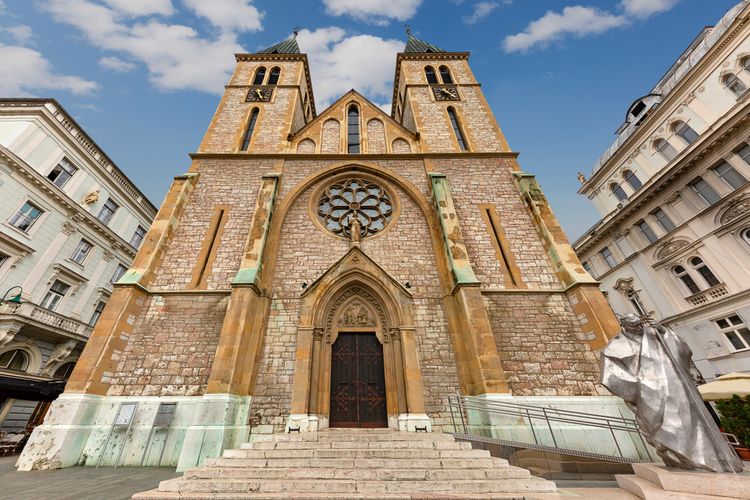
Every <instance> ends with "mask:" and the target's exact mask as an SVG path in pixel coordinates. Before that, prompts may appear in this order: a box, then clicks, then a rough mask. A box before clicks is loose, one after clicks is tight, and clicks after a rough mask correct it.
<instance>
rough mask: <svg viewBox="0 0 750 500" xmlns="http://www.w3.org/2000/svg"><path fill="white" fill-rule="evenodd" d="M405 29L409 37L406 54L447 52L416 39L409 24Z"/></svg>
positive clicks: (405, 49)
mask: <svg viewBox="0 0 750 500" xmlns="http://www.w3.org/2000/svg"><path fill="white" fill-rule="evenodd" d="M404 29H406V37H407V39H406V47H405V48H404V52H445V51H444V50H443V49H441V48H439V47H436V46H434V45H432V44H431V43H427V42H424V41H422V40H420V39H418V38H414V37H413V36H412V34H411V26H409V25H408V24H407V25H406V26H404Z"/></svg>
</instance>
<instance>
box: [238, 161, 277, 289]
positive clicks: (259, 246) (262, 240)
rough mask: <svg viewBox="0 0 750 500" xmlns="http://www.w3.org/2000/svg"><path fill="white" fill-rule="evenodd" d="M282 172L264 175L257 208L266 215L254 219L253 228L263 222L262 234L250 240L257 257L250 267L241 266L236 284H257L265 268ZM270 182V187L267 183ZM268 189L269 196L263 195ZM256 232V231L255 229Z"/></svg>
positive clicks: (257, 210) (250, 245)
mask: <svg viewBox="0 0 750 500" xmlns="http://www.w3.org/2000/svg"><path fill="white" fill-rule="evenodd" d="M280 177H281V174H269V175H264V176H263V187H262V188H261V192H260V195H259V198H258V206H257V207H256V209H255V214H256V216H259V215H260V216H262V215H261V214H263V213H264V212H265V214H266V216H265V218H264V220H263V221H259V220H257V219H256V220H253V228H255V226H256V225H257V224H262V226H261V230H260V235H259V236H257V237H256V239H255V241H253V242H248V243H249V245H248V247H251V248H253V249H254V250H255V251H256V255H257V257H256V258H255V259H254V261H253V262H252V265H250V266H249V267H243V268H240V270H239V271H238V272H237V275H236V276H235V277H234V280H233V281H232V285H234V286H243V285H245V286H257V283H258V277H259V275H260V272H261V270H262V268H263V257H264V254H265V251H266V243H267V240H268V231H269V230H270V229H271V218H272V217H273V208H274V203H275V202H276V192H277V190H278V186H279V178H280ZM268 184H270V185H271V187H270V189H268V188H267V185H268ZM265 191H268V196H266V197H265V199H264V197H263V193H264V192H265ZM253 232H256V231H253Z"/></svg>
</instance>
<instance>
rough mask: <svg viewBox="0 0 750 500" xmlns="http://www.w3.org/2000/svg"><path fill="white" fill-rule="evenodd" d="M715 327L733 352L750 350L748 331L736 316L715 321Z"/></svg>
mask: <svg viewBox="0 0 750 500" xmlns="http://www.w3.org/2000/svg"><path fill="white" fill-rule="evenodd" d="M716 325H717V326H718V327H719V329H720V330H721V333H723V334H724V335H725V336H726V337H727V340H729V343H730V344H731V345H732V348H733V349H734V350H735V351H743V350H745V349H750V330H748V329H747V325H745V322H744V321H742V318H740V317H739V315H737V314H733V315H731V316H729V317H726V318H721V319H717V320H716Z"/></svg>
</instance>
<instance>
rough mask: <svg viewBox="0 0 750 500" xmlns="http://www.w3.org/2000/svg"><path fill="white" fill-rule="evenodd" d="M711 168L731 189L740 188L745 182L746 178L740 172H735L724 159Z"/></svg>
mask: <svg viewBox="0 0 750 500" xmlns="http://www.w3.org/2000/svg"><path fill="white" fill-rule="evenodd" d="M711 170H713V171H714V173H715V174H716V175H718V176H719V177H720V178H721V179H722V180H723V181H724V182H726V183H727V184H729V186H730V187H731V188H732V190H733V191H734V190H735V189H739V188H741V187H742V186H744V185H745V183H746V182H747V179H745V178H744V177H743V176H742V174H740V173H739V172H737V171H736V170H735V169H734V167H732V166H731V165H730V164H729V163H727V162H725V161H723V162H721V163H719V164H718V165H716V166H715V167H713V168H712V169H711Z"/></svg>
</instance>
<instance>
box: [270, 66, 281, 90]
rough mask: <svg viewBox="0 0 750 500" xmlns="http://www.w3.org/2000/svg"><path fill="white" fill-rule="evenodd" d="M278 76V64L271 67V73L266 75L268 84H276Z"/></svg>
mask: <svg viewBox="0 0 750 500" xmlns="http://www.w3.org/2000/svg"><path fill="white" fill-rule="evenodd" d="M279 76H281V68H279V67H278V66H276V67H274V68H271V74H270V75H268V85H276V84H277V83H279Z"/></svg>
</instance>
